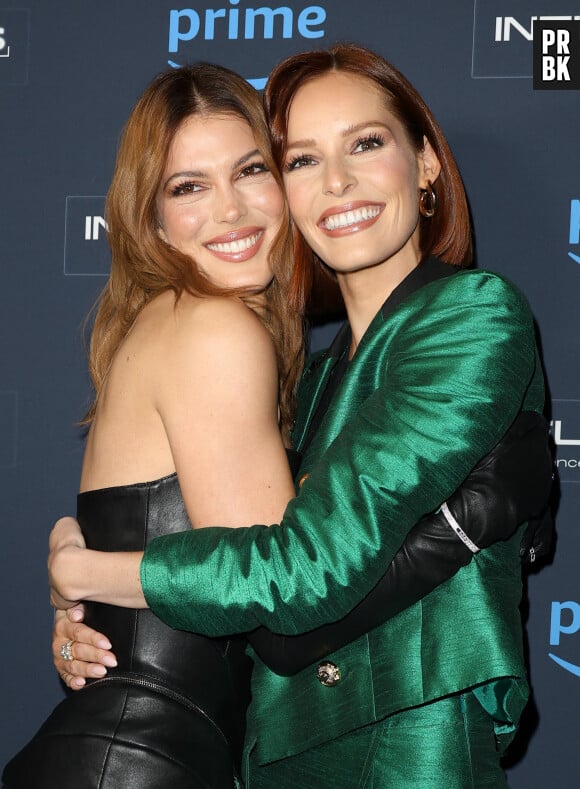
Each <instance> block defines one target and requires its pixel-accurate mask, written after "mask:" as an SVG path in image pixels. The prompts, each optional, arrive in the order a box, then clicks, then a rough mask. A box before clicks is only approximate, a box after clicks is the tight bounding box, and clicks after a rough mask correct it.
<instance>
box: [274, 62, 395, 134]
mask: <svg viewBox="0 0 580 789" xmlns="http://www.w3.org/2000/svg"><path fill="white" fill-rule="evenodd" d="M317 108H318V110H319V112H318V113H317V115H318V114H320V112H325V113H329V112H331V113H332V115H337V114H340V113H343V114H347V113H348V114H352V113H355V112H359V113H360V112H365V111H367V112H371V114H372V111H373V110H374V111H375V112H380V113H382V114H388V115H390V114H391V113H390V112H389V107H388V97H387V95H386V94H385V92H384V91H383V90H381V88H380V87H379V86H378V85H377V84H376V82H374V81H373V80H371V79H368V78H366V77H362V76H359V75H358V74H350V73H348V72H344V71H330V72H328V73H327V74H323V75H321V76H319V77H315V78H314V79H312V80H310V81H309V82H307V83H306V84H305V85H303V86H302V87H301V88H299V89H298V90H297V91H296V95H295V96H294V99H293V100H292V103H291V105H290V112H289V116H288V121H289V124H290V123H291V122H292V120H293V118H294V120H296V117H297V115H299V114H301V113H303V112H306V113H311V112H313V111H315V110H316V109H317Z"/></svg>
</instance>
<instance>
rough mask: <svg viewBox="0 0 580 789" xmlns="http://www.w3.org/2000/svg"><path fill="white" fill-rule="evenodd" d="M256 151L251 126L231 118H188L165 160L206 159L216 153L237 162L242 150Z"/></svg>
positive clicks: (228, 115) (219, 116)
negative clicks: (228, 156) (197, 157)
mask: <svg viewBox="0 0 580 789" xmlns="http://www.w3.org/2000/svg"><path fill="white" fill-rule="evenodd" d="M255 147H256V140H255V138H254V133H253V131H252V129H251V127H250V124H249V123H248V122H247V121H246V119H245V118H241V117H240V116H239V115H234V114H233V113H232V114H195V115H190V116H189V117H188V118H185V120H183V121H182V123H181V124H180V125H179V127H178V129H177V131H176V132H175V135H174V137H173V140H172V142H171V145H170V146H169V151H168V160H169V161H171V159H175V158H178V157H182V156H207V155H209V154H212V153H213V154H215V153H217V152H218V151H219V152H220V154H221V155H224V156H227V155H228V153H231V154H232V157H233V158H237V156H238V155H239V151H240V150H241V149H244V150H250V149H252V148H255Z"/></svg>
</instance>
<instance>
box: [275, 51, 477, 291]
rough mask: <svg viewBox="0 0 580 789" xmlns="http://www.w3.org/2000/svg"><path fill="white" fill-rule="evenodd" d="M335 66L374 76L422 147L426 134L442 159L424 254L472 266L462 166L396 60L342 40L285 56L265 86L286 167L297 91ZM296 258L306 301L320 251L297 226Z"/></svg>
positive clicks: (423, 237)
mask: <svg viewBox="0 0 580 789" xmlns="http://www.w3.org/2000/svg"><path fill="white" fill-rule="evenodd" d="M332 71H340V72H343V73H347V74H353V75H356V76H358V77H363V78H365V79H367V80H369V81H371V82H374V83H375V84H376V85H377V86H378V87H379V89H380V90H381V92H382V94H383V95H384V97H385V103H386V106H387V108H388V110H389V112H392V113H393V115H395V117H396V118H397V119H398V120H399V121H400V122H401V123H402V124H403V127H404V128H405V130H406V133H407V136H408V139H409V141H410V143H411V145H412V146H413V148H414V149H415V150H416V151H417V152H420V151H422V150H423V147H424V137H426V138H427V139H428V140H429V142H430V143H431V146H432V147H433V150H434V151H435V153H436V154H437V157H438V159H439V162H440V163H441V172H440V174H439V177H438V178H437V182H436V192H437V212H436V213H435V216H433V217H432V218H430V219H427V218H425V217H423V216H421V217H420V219H419V245H420V250H421V259H422V260H424V259H425V258H426V257H428V256H429V255H437V256H438V257H440V258H441V259H442V260H444V261H445V262H446V263H451V264H453V265H456V266H468V265H469V264H470V263H471V261H472V256H473V249H472V235H471V224H470V220H469V209H468V205H467V197H466V195H465V189H464V186H463V181H462V179H461V175H460V174H459V169H458V167H457V164H456V162H455V159H454V157H453V154H452V153H451V149H450V148H449V144H448V142H447V140H446V139H445V135H444V134H443V132H442V131H441V128H440V126H439V124H438V123H437V121H436V120H435V118H434V116H433V113H432V112H431V110H430V109H429V107H428V106H427V105H426V104H425V102H424V101H423V99H422V98H421V96H420V95H419V93H418V92H417V91H416V90H415V88H414V87H413V86H412V85H411V83H410V82H409V81H408V80H407V79H406V77H404V76H403V75H402V74H401V72H400V71H398V70H397V69H396V68H395V67H394V66H393V65H391V64H390V63H389V62H388V61H386V60H385V59H384V58H382V57H381V56H380V55H377V54H376V53H375V52H372V51H371V50H369V49H366V48H364V47H360V46H357V45H355V44H337V45H336V46H333V47H331V48H330V49H325V50H318V51H313V52H303V53H300V54H297V55H292V56H290V57H288V58H286V59H285V60H283V61H282V62H281V63H280V64H279V65H278V66H277V67H276V68H275V69H274V71H273V72H272V74H271V75H270V79H269V80H268V84H267V85H266V90H265V96H264V101H265V107H266V117H267V120H268V125H269V127H270V136H271V138H272V151H273V153H274V158H275V159H276V162H277V164H278V167H279V168H280V169H282V166H283V162H284V157H285V155H286V144H287V140H288V115H289V112H290V106H291V104H292V101H293V99H294V97H295V95H296V93H297V91H298V90H299V89H300V88H301V87H302V86H303V85H305V84H306V83H307V82H310V81H312V80H315V79H317V78H318V77H322V76H323V75H325V74H328V73H329V72H332ZM292 232H293V236H294V246H295V261H294V272H293V280H292V291H291V293H292V298H294V299H295V300H296V301H297V302H298V301H301V300H302V299H303V298H304V296H305V294H307V293H308V290H309V287H310V283H311V281H312V271H313V260H315V257H314V256H313V253H312V252H311V250H310V249H309V247H308V246H307V244H306V242H305V241H304V239H303V238H302V236H301V235H300V233H299V232H298V230H297V228H296V227H293V231H292Z"/></svg>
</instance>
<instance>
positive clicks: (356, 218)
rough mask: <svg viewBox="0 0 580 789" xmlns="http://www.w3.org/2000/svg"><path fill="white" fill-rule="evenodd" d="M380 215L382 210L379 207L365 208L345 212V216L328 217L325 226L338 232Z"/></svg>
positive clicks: (334, 215) (333, 215)
mask: <svg viewBox="0 0 580 789" xmlns="http://www.w3.org/2000/svg"><path fill="white" fill-rule="evenodd" d="M380 213H381V209H380V208H379V207H378V206H365V207H364V208H356V209H355V210H354V211H345V212H344V214H332V216H327V217H326V219H325V220H324V223H323V224H324V227H325V228H326V229H327V230H337V229H338V228H341V227H349V225H356V224H358V223H359V222H364V221H365V220H366V219H373V218H374V217H375V216H378V215H379V214H380Z"/></svg>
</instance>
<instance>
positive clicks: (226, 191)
mask: <svg viewBox="0 0 580 789" xmlns="http://www.w3.org/2000/svg"><path fill="white" fill-rule="evenodd" d="M245 214H246V203H245V201H244V199H243V196H242V194H240V192H239V190H238V189H236V187H235V185H234V184H229V185H228V186H225V187H222V188H220V189H216V194H215V208H214V219H215V221H216V222H226V223H228V224H235V223H236V222H237V221H238V220H239V219H241V217H243V216H245Z"/></svg>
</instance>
